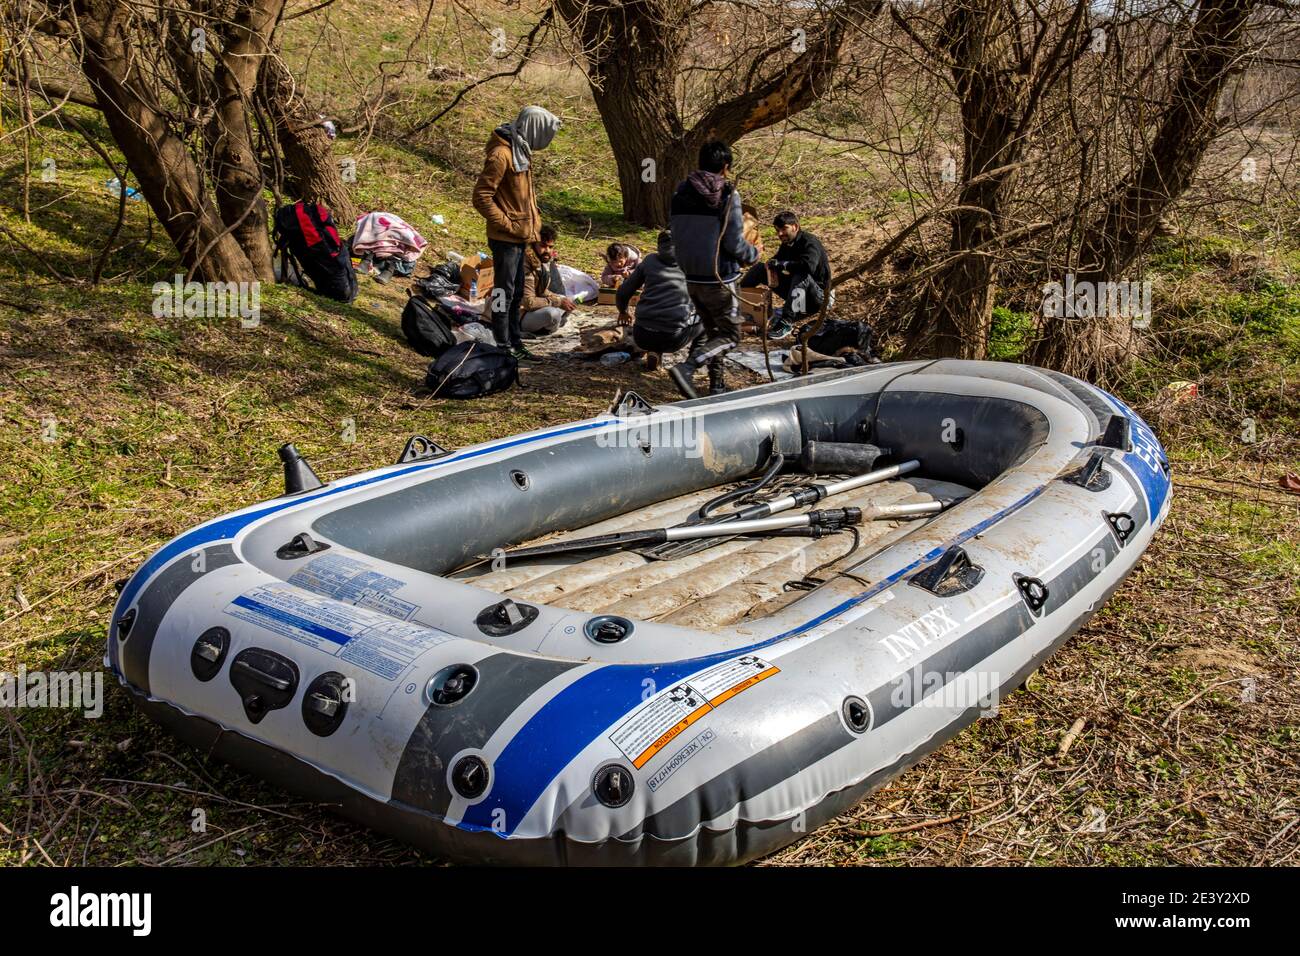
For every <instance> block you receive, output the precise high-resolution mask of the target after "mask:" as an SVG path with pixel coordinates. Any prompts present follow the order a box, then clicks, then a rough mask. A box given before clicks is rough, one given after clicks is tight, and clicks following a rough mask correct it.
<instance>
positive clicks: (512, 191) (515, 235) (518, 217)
mask: <svg viewBox="0 0 1300 956" xmlns="http://www.w3.org/2000/svg"><path fill="white" fill-rule="evenodd" d="M474 208H475V209H476V210H478V214H479V215H480V216H482V217H483V218H484V219H486V220H487V237H488V238H489V239H496V240H498V241H502V242H535V241H536V240H537V233H538V230H540V229H541V228H542V214H541V213H540V212H538V211H537V200H536V198H535V196H534V195H533V167H532V166H529V167H528V168H527V169H525V170H524V171H523V172H522V173H517V172H515V165H514V159H513V158H512V157H511V153H510V141H509V140H508V139H506V138H505V137H504V136H502V135H501V134H500V133H493V134H492V135H491V136H489V137H488V143H487V155H486V157H485V158H484V160H483V172H482V173H480V174H479V177H478V182H477V183H475V184H474Z"/></svg>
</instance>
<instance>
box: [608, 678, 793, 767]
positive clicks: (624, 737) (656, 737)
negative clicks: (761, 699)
mask: <svg viewBox="0 0 1300 956" xmlns="http://www.w3.org/2000/svg"><path fill="white" fill-rule="evenodd" d="M779 673H780V669H779V668H778V667H776V666H775V665H774V664H770V663H768V662H767V661H765V660H762V659H761V658H758V657H753V656H746V657H739V658H737V659H736V660H734V661H727V662H725V663H723V664H719V665H717V666H716V667H711V668H709V669H708V670H706V671H702V672H701V673H699V674H696V675H695V676H694V677H692V678H691V679H690V680H688V681H684V682H682V683H680V684H677V685H675V686H673V687H671V688H669V689H668V690H667V691H665V692H664V693H663V694H660V695H659V696H657V697H655V698H653V699H652V700H650V701H648V702H647V703H646V704H645V705H644V706H642V707H641V708H639V709H638V710H637V711H636V712H635V713H633V714H632V716H631V717H629V718H628V719H627V720H626V721H624V722H623V724H622V725H621V726H620V727H619V728H618V729H617V730H615V731H614V733H612V734H611V735H610V738H609V739H610V740H611V741H613V742H614V746H616V747H617V748H618V749H619V750H621V751H622V752H623V755H624V756H625V757H627V759H628V760H630V761H632V766H634V767H636V768H637V769H638V770H640V769H641V768H642V767H644V766H645V765H646V764H647V763H649V762H650V761H651V760H652V759H653V758H654V755H655V754H657V753H659V751H661V750H663V749H664V748H665V747H667V746H668V745H669V744H670V743H672V741H673V740H674V739H675V738H676V737H677V736H678V735H680V734H681V733H682V732H683V731H684V730H686V729H687V728H688V727H690V726H691V724H693V723H695V722H696V721H697V720H699V719H700V718H701V717H704V716H705V715H706V714H708V713H709V711H711V710H714V709H715V708H717V707H720V706H722V704H724V703H726V702H727V701H729V700H731V698H733V697H735V696H736V695H737V694H740V693H743V692H744V691H746V690H748V689H749V688H751V687H753V686H754V685H755V684H757V683H758V682H759V681H764V680H767V678H769V677H771V676H772V675H773V674H779ZM710 739H711V738H710Z"/></svg>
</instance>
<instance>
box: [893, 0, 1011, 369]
mask: <svg viewBox="0 0 1300 956" xmlns="http://www.w3.org/2000/svg"><path fill="white" fill-rule="evenodd" d="M1012 29H1014V27H1013V26H1011V25H1009V24H1008V23H1007V22H1006V20H1005V19H1004V18H1003V17H1002V16H1000V15H999V13H998V12H997V0H964V2H960V3H958V4H957V5H956V6H955V7H954V9H953V11H952V13H951V14H950V15H949V17H948V20H947V23H946V25H945V35H946V36H947V37H948V41H947V45H948V52H949V54H950V56H951V57H952V63H951V70H952V76H953V80H954V82H955V84H956V87H957V94H958V97H959V99H960V104H961V118H962V170H961V175H962V180H961V181H962V183H963V184H964V185H963V186H962V189H961V192H960V195H959V199H958V205H959V206H961V207H963V211H960V212H956V213H954V214H953V215H952V216H951V217H950V218H951V220H952V233H951V238H950V239H949V242H948V255H949V257H951V263H950V264H949V265H947V266H946V267H944V268H943V269H941V270H940V271H939V272H938V273H937V274H936V276H935V277H934V279H933V281H932V283H931V285H930V286H929V289H928V291H927V293H926V295H925V296H923V297H922V299H921V302H920V315H919V317H918V318H919V321H918V322H917V323H913V328H914V330H916V332H919V334H915V333H914V337H913V339H912V341H911V342H909V343H908V347H907V349H906V353H907V354H909V355H919V354H922V353H923V352H924V353H926V354H929V355H932V356H936V357H938V358H964V359H982V358H984V356H985V354H986V352H987V348H988V336H989V326H990V324H991V321H992V316H993V293H994V288H995V285H996V282H997V259H996V258H995V256H996V253H995V252H994V251H992V250H990V249H987V248H986V249H985V251H975V250H979V249H981V247H988V246H990V245H992V244H993V242H994V240H996V238H997V235H998V231H999V229H1000V227H1001V225H1002V218H1003V208H1004V206H1005V196H1006V191H1007V190H1008V189H1009V188H1010V185H1011V183H1012V182H1013V178H1014V170H1013V169H1007V167H1010V166H1012V165H1013V164H1014V163H1015V162H1016V160H1017V158H1018V157H1019V155H1020V153H1021V151H1022V145H1021V144H1022V142H1023V139H1022V137H1021V136H1020V128H1021V123H1022V119H1023V116H1024V112H1025V104H1026V95H1027V93H1028V90H1029V85H1028V83H1027V82H1026V80H1025V77H1024V75H1023V74H1022V73H1020V72H1018V71H1016V70H1013V69H1011V65H1012V63H1013V62H1014V61H1013V59H1012V53H1011V49H1010V45H1011V36H1010V31H1011V30H1012ZM1004 169H1005V170H1006V171H1005V172H996V171H998V170H1004ZM927 326H928V327H927Z"/></svg>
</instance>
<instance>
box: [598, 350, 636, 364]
mask: <svg viewBox="0 0 1300 956" xmlns="http://www.w3.org/2000/svg"><path fill="white" fill-rule="evenodd" d="M631 357H632V355H631V353H629V352H606V353H605V354H604V355H602V356H601V357H600V364H601V365H622V364H623V363H624V362H626V361H627V360H628V359H630V358H631Z"/></svg>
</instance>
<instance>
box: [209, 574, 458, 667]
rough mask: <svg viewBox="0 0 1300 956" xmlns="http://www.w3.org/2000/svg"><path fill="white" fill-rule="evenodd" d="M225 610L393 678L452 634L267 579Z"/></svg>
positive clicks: (242, 619)
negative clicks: (397, 619)
mask: <svg viewBox="0 0 1300 956" xmlns="http://www.w3.org/2000/svg"><path fill="white" fill-rule="evenodd" d="M226 613H227V614H229V615H230V616H231V617H236V618H238V619H239V620H241V621H247V622H248V623H250V624H256V625H257V626H258V627H262V628H266V629H267V630H268V631H272V632H274V633H276V634H280V635H282V636H284V637H287V638H290V639H291V640H295V641H297V642H299V643H300V644H306V645H307V646H309V647H314V648H316V649H317V650H319V651H324V652H325V653H326V654H332V655H334V656H335V657H337V658H338V659H339V660H341V661H347V662H348V663H351V664H355V665H356V666H357V667H360V668H362V669H363V670H367V671H369V672H370V673H372V674H374V675H376V676H378V677H382V678H384V679H385V680H396V679H397V678H398V677H400V676H401V674H402V672H403V671H405V670H406V668H407V667H408V666H409V665H410V664H411V662H413V661H414V660H415V659H416V658H417V657H419V656H420V655H421V654H423V653H424V652H425V651H427V650H429V648H431V647H437V646H438V645H439V644H444V643H446V642H447V641H451V640H455V638H454V637H453V636H452V635H450V634H446V633H444V632H442V631H439V630H436V629H434V628H431V627H426V626H425V625H423V624H412V623H408V622H406V621H395V620H393V619H392V618H391V617H388V616H386V615H384V614H380V613H378V612H377V611H370V610H366V609H365V608H360V607H347V608H344V607H340V606H339V605H338V603H337V602H335V601H331V600H329V599H328V598H324V597H316V596H315V595H311V594H303V593H302V592H301V591H299V590H297V589H296V588H288V587H286V586H285V585H282V584H280V585H277V584H267V585H263V586H262V587H258V588H254V589H253V590H251V591H249V592H248V593H247V594H241V595H240V596H239V597H237V598H235V599H234V600H233V601H231V602H230V604H229V605H227V606H226Z"/></svg>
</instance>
